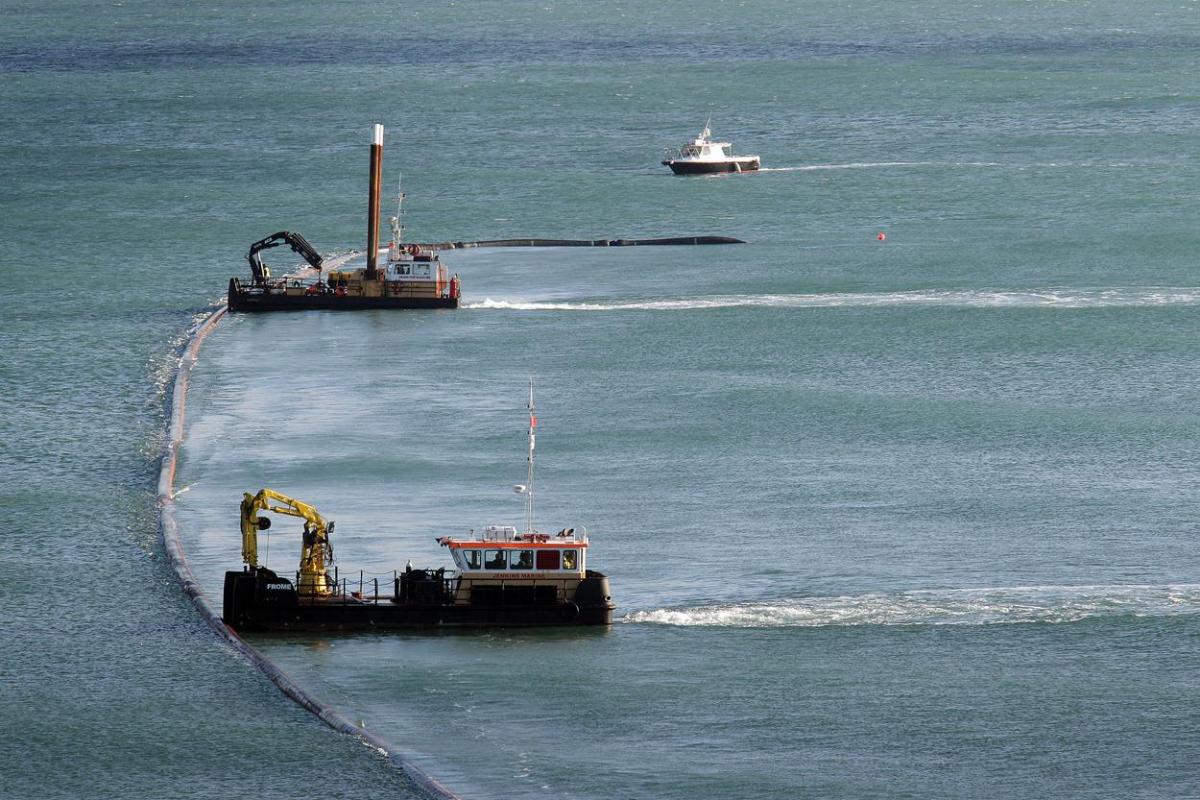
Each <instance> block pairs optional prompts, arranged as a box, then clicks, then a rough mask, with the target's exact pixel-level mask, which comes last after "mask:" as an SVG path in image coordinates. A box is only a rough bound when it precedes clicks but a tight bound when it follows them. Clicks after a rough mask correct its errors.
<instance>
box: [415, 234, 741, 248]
mask: <svg viewBox="0 0 1200 800" xmlns="http://www.w3.org/2000/svg"><path fill="white" fill-rule="evenodd" d="M745 243H746V241H745V240H744V239H735V238H733V237H732V236H668V237H665V238H659V239H485V240H483V241H479V242H424V243H422V244H421V245H420V246H421V247H425V248H428V249H430V250H464V249H467V248H471V247H658V246H661V245H696V244H745Z"/></svg>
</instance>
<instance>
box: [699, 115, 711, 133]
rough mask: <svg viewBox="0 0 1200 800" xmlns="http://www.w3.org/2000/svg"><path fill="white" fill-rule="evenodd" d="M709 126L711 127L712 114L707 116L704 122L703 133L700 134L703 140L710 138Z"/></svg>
mask: <svg viewBox="0 0 1200 800" xmlns="http://www.w3.org/2000/svg"><path fill="white" fill-rule="evenodd" d="M710 125H712V114H709V115H708V119H706V120H704V133H702V134H700V135H701V136H703V137H704V138H705V139H710V138H712V131H711V130H710V129H709V126H710Z"/></svg>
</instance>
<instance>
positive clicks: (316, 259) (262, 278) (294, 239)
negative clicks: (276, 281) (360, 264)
mask: <svg viewBox="0 0 1200 800" xmlns="http://www.w3.org/2000/svg"><path fill="white" fill-rule="evenodd" d="M283 244H286V245H287V246H288V247H290V248H292V250H293V251H295V252H297V253H299V254H300V256H301V257H302V258H303V259H304V260H305V261H307V262H308V263H309V264H310V265H311V266H312V267H313V268H314V269H320V268H321V265H322V264H324V263H325V259H323V258H321V254H320V253H318V252H317V251H316V249H315V248H314V247H313V246H312V245H311V244H309V243H308V240H307V239H305V238H304V237H303V236H301V235H300V234H298V233H292V232H291V231H279V232H278V233H272V234H271V235H270V236H268V237H266V238H265V239H259V240H258V241H257V242H255V243H254V244H252V245H250V252H249V253H247V254H246V260H247V261H249V262H250V272H251V273H253V274H254V283H255V284H256V285H259V286H261V285H262V284H264V283H266V282H267V281H268V280H270V278H271V269H270V268H269V267H268V266H267V265H266V264H265V263H263V260H262V256H260V255H259V253H261V252H262V251H263V250H269V249H271V248H272V247H279V246H280V245H283Z"/></svg>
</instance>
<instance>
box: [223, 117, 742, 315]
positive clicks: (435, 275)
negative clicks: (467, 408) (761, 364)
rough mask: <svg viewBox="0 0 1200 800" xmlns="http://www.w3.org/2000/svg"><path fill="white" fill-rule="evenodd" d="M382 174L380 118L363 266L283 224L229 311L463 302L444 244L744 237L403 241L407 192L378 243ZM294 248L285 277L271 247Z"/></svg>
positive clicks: (257, 248) (234, 291) (253, 251)
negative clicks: (275, 270)
mask: <svg viewBox="0 0 1200 800" xmlns="http://www.w3.org/2000/svg"><path fill="white" fill-rule="evenodd" d="M382 180H383V126H382V125H379V124H376V125H375V127H374V131H373V134H372V140H371V170H370V184H369V188H370V190H369V193H368V200H367V206H368V211H367V250H366V254H365V255H366V265H365V266H364V267H361V268H358V269H344V268H342V267H341V266H340V264H343V263H345V259H340V260H339V261H338V263H339V267H338V268H336V269H329V268H328V267H329V264H328V263H327V262H326V259H325V258H324V257H323V256H322V255H321V253H320V252H319V251H318V250H317V249H316V248H315V247H313V246H312V245H311V244H310V243H309V242H308V240H307V239H305V238H304V236H302V235H301V234H299V233H295V232H293V231H286V230H284V231H278V232H276V233H273V234H271V235H270V236H267V237H264V238H262V239H260V240H259V241H257V242H255V243H254V244H252V245H250V250H249V252H248V253H247V254H246V260H247V262H249V265H250V279H249V280H244V279H242V278H239V277H236V276H235V277H231V278H230V279H229V287H228V292H227V295H226V296H227V299H228V303H229V310H230V311H235V312H255V311H309V310H323V311H360V310H369V309H440V308H450V309H453V308H458V306H459V303H460V301H461V299H462V281H461V279H460V278H459V276H458V275H457V274H451V272H450V270H449V269H448V268H447V267H446V265H445V264H443V263H442V260H441V255H440V253H441V251H444V250H461V249H468V248H475V247H652V246H666V245H721V244H745V242H744V241H743V240H741V239H736V238H733V237H731V236H666V237H653V238H644V239H630V238H602V239H551V238H538V237H529V238H526V237H522V238H508V239H486V240H479V241H470V242H464V241H444V242H427V243H417V242H405V241H404V216H403V213H404V212H403V202H404V192H403V191H401V192H399V194H398V196H397V198H396V201H397V208H396V216H394V217H391V219H390V223H391V232H392V236H391V240H390V242H389V243H388V245H387V246H386V247H381V246H380V225H379V222H380V202H381V190H382ZM285 245H286V246H287V247H290V248H291V250H292V251H293V252H294V253H296V254H297V255H299V256H300V257H301V258H303V259H304V261H305V262H306V263H307V264H308V269H307V270H303V271H300V272H294V273H291V274H288V275H284V276H282V277H275V276H273V275H272V274H271V269H270V267H269V266H268V265H267V264H266V262H265V261H264V260H263V253H264V252H265V251H267V250H270V249H272V248H276V247H282V246H285Z"/></svg>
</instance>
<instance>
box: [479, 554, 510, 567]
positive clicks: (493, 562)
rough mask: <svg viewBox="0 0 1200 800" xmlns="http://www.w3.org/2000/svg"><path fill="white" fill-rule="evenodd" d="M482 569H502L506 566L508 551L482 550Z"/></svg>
mask: <svg viewBox="0 0 1200 800" xmlns="http://www.w3.org/2000/svg"><path fill="white" fill-rule="evenodd" d="M483 566H484V569H504V568H505V567H506V566H508V553H506V552H505V551H503V550H484V551H483Z"/></svg>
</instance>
